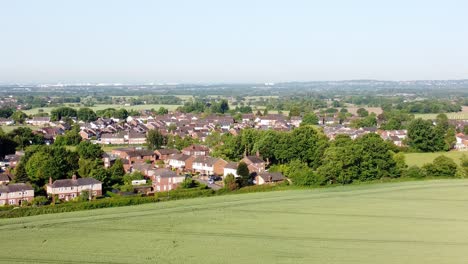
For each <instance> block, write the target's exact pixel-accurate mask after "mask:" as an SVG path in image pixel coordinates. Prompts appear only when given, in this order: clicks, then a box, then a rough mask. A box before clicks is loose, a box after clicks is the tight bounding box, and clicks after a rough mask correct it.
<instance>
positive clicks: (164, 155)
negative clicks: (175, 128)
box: [154, 149, 180, 160]
mask: <svg viewBox="0 0 468 264" xmlns="http://www.w3.org/2000/svg"><path fill="white" fill-rule="evenodd" d="M179 153H180V151H179V150H177V149H157V150H155V151H154V154H156V159H157V160H167V159H168V158H169V157H170V156H171V155H172V154H179Z"/></svg>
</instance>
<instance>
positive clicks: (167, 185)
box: [152, 169, 185, 192]
mask: <svg viewBox="0 0 468 264" xmlns="http://www.w3.org/2000/svg"><path fill="white" fill-rule="evenodd" d="M184 179H185V176H183V175H177V173H175V172H174V171H172V170H169V169H157V170H155V172H154V175H153V176H152V180H153V190H154V192H164V191H170V190H174V189H176V188H177V187H178V186H179V184H180V183H181V182H183V181H184Z"/></svg>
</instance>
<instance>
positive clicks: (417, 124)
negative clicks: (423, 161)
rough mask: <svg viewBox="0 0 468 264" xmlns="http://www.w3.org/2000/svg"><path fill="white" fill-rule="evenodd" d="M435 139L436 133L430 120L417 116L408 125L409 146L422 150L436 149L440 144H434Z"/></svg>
mask: <svg viewBox="0 0 468 264" xmlns="http://www.w3.org/2000/svg"><path fill="white" fill-rule="evenodd" d="M437 141H438V135H437V133H436V132H435V131H434V126H433V125H432V122H431V121H429V120H423V119H421V118H418V119H415V120H413V121H411V123H410V124H409V125H408V139H407V143H408V145H409V146H410V147H411V148H413V149H415V150H419V151H422V152H434V151H438V150H441V149H440V148H441V146H440V144H434V143H435V142H437Z"/></svg>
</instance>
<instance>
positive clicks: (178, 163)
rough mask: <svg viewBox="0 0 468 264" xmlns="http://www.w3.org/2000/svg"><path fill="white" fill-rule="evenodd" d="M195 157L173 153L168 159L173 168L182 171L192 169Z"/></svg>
mask: <svg viewBox="0 0 468 264" xmlns="http://www.w3.org/2000/svg"><path fill="white" fill-rule="evenodd" d="M194 159H195V157H193V156H189V155H185V154H172V155H170V156H169V158H168V159H167V161H168V164H169V166H170V167H171V168H175V169H177V170H180V171H185V170H188V171H190V170H192V167H193V160H194Z"/></svg>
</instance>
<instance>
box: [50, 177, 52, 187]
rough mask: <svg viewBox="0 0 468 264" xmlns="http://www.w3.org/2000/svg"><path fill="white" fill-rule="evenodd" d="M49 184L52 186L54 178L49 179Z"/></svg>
mask: <svg viewBox="0 0 468 264" xmlns="http://www.w3.org/2000/svg"><path fill="white" fill-rule="evenodd" d="M49 184H51V185H52V177H49Z"/></svg>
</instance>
